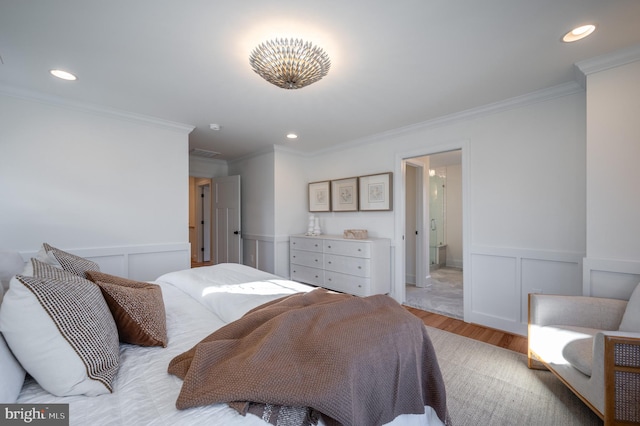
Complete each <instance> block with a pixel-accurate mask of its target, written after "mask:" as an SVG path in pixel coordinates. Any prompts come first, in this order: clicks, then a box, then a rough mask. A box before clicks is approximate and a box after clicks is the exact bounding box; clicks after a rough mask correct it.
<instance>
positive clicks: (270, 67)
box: [249, 38, 331, 89]
mask: <svg viewBox="0 0 640 426" xmlns="http://www.w3.org/2000/svg"><path fill="white" fill-rule="evenodd" d="M249 63H250V64H251V67H252V68H253V70H254V71H255V72H256V74H258V75H259V76H260V77H262V78H264V79H265V80H267V81H268V82H269V83H272V84H275V85H276V86H278V87H282V88H283V89H300V88H302V87H305V86H308V85H310V84H311V83H315V82H316V81H318V80H320V79H322V77H324V76H325V75H327V73H328V72H329V68H330V67H331V61H330V60H329V56H328V55H327V54H326V53H325V51H324V50H322V49H321V48H319V47H317V46H314V45H313V44H311V43H310V42H305V41H302V40H298V39H293V38H292V39H286V38H284V39H275V40H269V41H265V42H264V43H262V44H260V45H259V46H258V47H256V48H255V49H254V50H253V52H251V56H249Z"/></svg>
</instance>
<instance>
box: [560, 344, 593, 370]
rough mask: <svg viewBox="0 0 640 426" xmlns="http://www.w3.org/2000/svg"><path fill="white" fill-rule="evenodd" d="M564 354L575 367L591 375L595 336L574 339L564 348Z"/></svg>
mask: <svg viewBox="0 0 640 426" xmlns="http://www.w3.org/2000/svg"><path fill="white" fill-rule="evenodd" d="M562 356H563V357H564V359H566V360H567V361H568V362H569V364H571V365H572V366H573V368H575V369H577V370H578V371H580V372H581V373H583V374H586V375H587V376H589V377H591V366H592V365H593V337H586V338H584V339H576V340H572V341H570V342H569V343H567V344H566V346H565V347H564V348H563V349H562Z"/></svg>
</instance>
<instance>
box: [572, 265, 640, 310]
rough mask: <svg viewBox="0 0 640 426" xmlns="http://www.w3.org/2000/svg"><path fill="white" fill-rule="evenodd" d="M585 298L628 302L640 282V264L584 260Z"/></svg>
mask: <svg viewBox="0 0 640 426" xmlns="http://www.w3.org/2000/svg"><path fill="white" fill-rule="evenodd" d="M582 275H583V292H584V295H585V296H595V297H611V298H613V299H624V300H629V297H630V296H631V293H632V292H633V290H634V289H635V288H636V286H637V285H638V283H639V282H640V262H630V261H623V260H612V259H594V258H586V257H585V258H584V270H583V274H582Z"/></svg>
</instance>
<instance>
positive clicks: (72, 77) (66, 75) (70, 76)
mask: <svg viewBox="0 0 640 426" xmlns="http://www.w3.org/2000/svg"><path fill="white" fill-rule="evenodd" d="M49 72H50V73H51V74H52V75H54V76H56V77H58V78H61V79H63V80H69V81H73V80H77V79H78V77H76V76H75V75H73V74H71V73H70V72H67V71H64V70H51V71H49Z"/></svg>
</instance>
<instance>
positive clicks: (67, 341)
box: [0, 259, 119, 396]
mask: <svg viewBox="0 0 640 426" xmlns="http://www.w3.org/2000/svg"><path fill="white" fill-rule="evenodd" d="M32 262H33V266H34V275H36V276H34V277H26V276H23V275H17V276H15V277H14V278H13V279H12V280H11V287H10V288H9V291H8V292H7V294H6V295H5V298H4V301H3V303H2V305H1V306H0V331H2V333H3V335H4V338H5V339H6V341H7V343H8V345H9V347H10V348H11V350H12V351H13V354H14V355H15V357H16V358H17V359H18V360H19V361H20V363H21V364H22V366H23V367H24V369H25V370H27V372H29V374H30V375H31V376H33V378H34V379H36V381H38V383H39V384H40V386H42V387H43V388H44V389H45V390H47V391H48V392H50V393H52V394H54V395H57V396H66V395H88V396H95V395H100V394H105V393H110V392H111V391H112V387H111V384H112V382H113V379H114V378H115V375H116V372H117V369H118V363H119V343H118V332H117V329H116V324H115V322H114V320H113V317H112V316H111V312H110V311H109V308H108V306H107V304H106V302H105V300H104V297H103V296H102V293H101V291H100V289H99V288H98V286H96V285H95V284H94V283H92V282H91V281H89V280H86V279H84V278H80V277H78V276H77V275H74V274H72V273H69V272H66V271H63V270H61V269H58V268H55V267H54V266H51V265H46V264H43V263H41V262H38V261H37V260H35V259H32Z"/></svg>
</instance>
